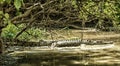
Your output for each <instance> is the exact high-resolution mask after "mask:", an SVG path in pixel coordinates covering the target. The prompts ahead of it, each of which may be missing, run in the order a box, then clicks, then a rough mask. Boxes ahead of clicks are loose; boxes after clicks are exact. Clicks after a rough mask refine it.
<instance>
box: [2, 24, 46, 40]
mask: <svg viewBox="0 0 120 66" xmlns="http://www.w3.org/2000/svg"><path fill="white" fill-rule="evenodd" d="M23 27H25V25H24V24H21V25H19V26H18V27H16V26H15V25H14V24H12V23H9V24H8V26H7V27H6V28H4V29H3V32H2V37H5V38H10V39H13V38H15V36H16V35H17V34H18V32H19V31H21V29H22V28H23ZM45 32H46V31H45V30H40V29H38V28H31V29H28V30H27V31H25V32H23V33H22V34H21V35H20V36H19V37H18V39H20V40H26V41H28V40H32V39H43V38H46V37H45V34H46V33H45Z"/></svg>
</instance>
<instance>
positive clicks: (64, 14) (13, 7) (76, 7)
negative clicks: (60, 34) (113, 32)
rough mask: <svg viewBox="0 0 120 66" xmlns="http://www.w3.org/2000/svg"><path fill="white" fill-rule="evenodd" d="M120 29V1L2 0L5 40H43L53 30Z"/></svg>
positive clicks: (0, 16)
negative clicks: (70, 28)
mask: <svg viewBox="0 0 120 66" xmlns="http://www.w3.org/2000/svg"><path fill="white" fill-rule="evenodd" d="M64 27H72V28H81V27H92V28H99V29H103V28H105V27H120V1H119V0H0V31H1V32H2V34H1V36H2V37H5V38H12V39H13V38H19V39H22V40H23V39H25V40H29V39H31V38H37V39H42V38H45V37H46V35H45V34H46V31H47V30H50V29H51V28H64Z"/></svg>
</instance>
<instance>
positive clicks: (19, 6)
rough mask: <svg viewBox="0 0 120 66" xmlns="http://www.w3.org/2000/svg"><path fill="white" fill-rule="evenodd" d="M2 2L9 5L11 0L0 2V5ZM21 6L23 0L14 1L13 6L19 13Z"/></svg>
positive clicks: (0, 0)
mask: <svg viewBox="0 0 120 66" xmlns="http://www.w3.org/2000/svg"><path fill="white" fill-rule="evenodd" d="M4 2H6V3H8V4H11V3H12V0H0V3H1V4H3V3H4ZM22 4H23V0H14V6H15V8H16V9H17V11H19V9H20V8H21V6H22Z"/></svg>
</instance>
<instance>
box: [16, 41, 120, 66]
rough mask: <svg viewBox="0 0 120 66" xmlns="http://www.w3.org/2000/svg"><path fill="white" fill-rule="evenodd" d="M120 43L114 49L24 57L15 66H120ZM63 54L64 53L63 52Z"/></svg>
mask: <svg viewBox="0 0 120 66" xmlns="http://www.w3.org/2000/svg"><path fill="white" fill-rule="evenodd" d="M119 44H120V42H117V44H116V45H115V47H114V48H111V49H104V50H96V51H84V52H81V53H76V54H72V55H69V54H68V55H64V54H61V55H59V54H51V55H44V54H42V55H34V54H33V55H32V54H30V56H27V55H26V56H24V57H22V58H21V59H19V60H18V62H17V63H16V64H17V65H16V64H15V65H14V66H120V45H119ZM62 52H63V51H62Z"/></svg>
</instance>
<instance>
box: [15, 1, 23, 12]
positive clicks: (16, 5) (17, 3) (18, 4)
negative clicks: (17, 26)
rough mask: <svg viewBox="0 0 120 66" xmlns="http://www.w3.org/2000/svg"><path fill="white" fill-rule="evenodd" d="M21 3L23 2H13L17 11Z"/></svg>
mask: <svg viewBox="0 0 120 66" xmlns="http://www.w3.org/2000/svg"><path fill="white" fill-rule="evenodd" d="M22 2H23V1H22V0H14V6H15V8H16V9H17V10H18V11H19V9H20V7H21V5H22Z"/></svg>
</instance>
